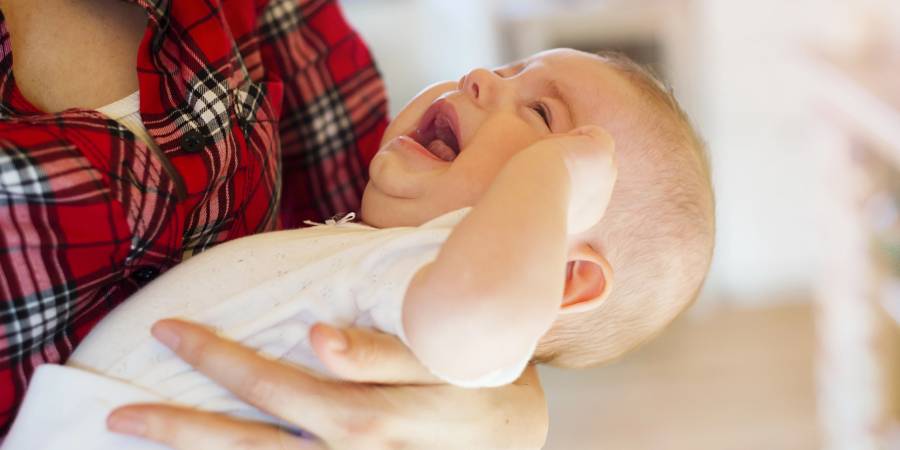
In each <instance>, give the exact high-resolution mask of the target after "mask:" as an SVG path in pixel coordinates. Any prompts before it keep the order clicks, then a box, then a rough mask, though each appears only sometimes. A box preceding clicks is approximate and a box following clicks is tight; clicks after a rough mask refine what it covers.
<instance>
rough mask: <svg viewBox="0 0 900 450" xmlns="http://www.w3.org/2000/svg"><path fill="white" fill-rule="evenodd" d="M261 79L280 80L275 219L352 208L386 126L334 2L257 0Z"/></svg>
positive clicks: (372, 71)
mask: <svg viewBox="0 0 900 450" xmlns="http://www.w3.org/2000/svg"><path fill="white" fill-rule="evenodd" d="M257 4H258V5H260V7H261V8H262V10H261V12H260V13H259V20H258V24H257V29H258V32H257V34H258V36H259V37H260V51H261V54H262V59H263V61H262V62H263V65H264V66H265V70H266V77H268V78H270V79H275V80H280V81H281V82H282V83H283V85H284V97H283V102H282V113H281V119H280V135H281V150H282V164H283V166H282V193H281V195H282V200H281V221H282V225H283V226H284V227H286V228H294V227H297V226H300V224H301V223H302V222H303V220H307V219H311V220H317V221H320V220H322V219H325V218H328V217H331V216H332V215H335V214H338V213H346V212H350V211H358V210H359V204H360V199H361V198H362V193H363V189H364V188H365V184H366V180H367V171H368V163H369V161H370V160H371V159H372V157H373V156H374V155H375V152H376V151H377V150H378V144H379V141H380V140H381V135H382V134H383V133H384V129H385V128H386V127H387V100H386V93H385V87H384V83H383V82H382V79H381V75H380V74H379V72H378V70H377V68H376V67H375V64H374V62H373V60H372V57H371V54H370V53H369V50H368V48H367V47H366V44H365V42H363V40H362V38H360V36H359V35H358V34H357V33H356V31H354V30H353V29H352V28H351V27H350V26H349V25H348V23H347V21H346V20H345V19H344V16H343V13H342V11H341V9H340V7H339V5H338V2H337V1H335V0H328V1H310V0H300V1H296V0H294V1H283V0H257Z"/></svg>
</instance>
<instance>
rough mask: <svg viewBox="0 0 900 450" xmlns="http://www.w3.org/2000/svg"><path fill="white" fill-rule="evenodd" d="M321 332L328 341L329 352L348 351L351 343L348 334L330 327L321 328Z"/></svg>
mask: <svg viewBox="0 0 900 450" xmlns="http://www.w3.org/2000/svg"><path fill="white" fill-rule="evenodd" d="M321 330H322V332H323V333H324V334H325V337H326V338H327V340H328V344H327V346H328V350H331V351H332V352H335V353H341V352H344V351H347V347H349V346H350V342H349V340H348V339H347V333H344V331H343V330H339V329H337V328H334V327H331V326H328V325H325V326H323V327H321Z"/></svg>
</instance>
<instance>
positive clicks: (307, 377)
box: [151, 319, 355, 435]
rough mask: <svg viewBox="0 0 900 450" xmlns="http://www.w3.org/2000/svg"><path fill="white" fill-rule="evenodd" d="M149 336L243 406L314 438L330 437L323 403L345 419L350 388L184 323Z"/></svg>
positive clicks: (170, 322)
mask: <svg viewBox="0 0 900 450" xmlns="http://www.w3.org/2000/svg"><path fill="white" fill-rule="evenodd" d="M151 332H152V333H153V335H154V336H155V337H156V338H157V339H159V340H160V341H161V342H162V343H163V344H165V345H166V346H168V347H169V348H171V349H172V351H174V352H175V353H176V354H177V355H178V356H179V357H180V358H181V359H183V360H184V361H185V362H187V363H188V364H190V365H191V366H193V367H194V368H195V369H197V370H198V371H200V372H202V373H204V374H205V375H206V376H208V377H209V378H210V379H212V380H213V381H215V382H216V383H218V384H219V385H221V386H223V387H224V388H226V389H228V390H229V391H231V392H232V393H234V394H235V395H236V396H238V397H239V398H241V399H243V400H244V401H246V402H247V403H249V404H251V405H253V406H255V407H257V408H259V409H260V410H263V411H266V412H267V413H269V414H271V415H273V416H276V417H279V418H281V419H283V420H285V421H287V422H289V423H293V424H300V425H302V426H303V428H304V429H306V430H309V431H311V432H313V433H315V434H318V435H322V434H330V433H331V432H333V431H334V427H335V418H334V417H329V415H326V414H322V413H321V408H322V404H323V403H327V404H328V405H329V406H330V409H331V411H334V413H335V414H339V413H341V412H346V413H349V412H351V411H352V410H353V405H352V404H351V403H350V402H349V401H350V400H355V397H353V396H350V395H347V394H348V391H353V390H354V389H353V387H354V386H352V385H350V386H338V385H337V383H335V382H332V381H329V380H323V379H320V378H318V377H316V376H314V375H312V374H310V373H309V372H307V371H306V370H304V369H302V368H300V367H297V366H292V365H288V364H285V363H282V362H279V361H275V360H272V359H270V358H267V357H265V356H263V355H260V354H258V353H256V352H255V351H254V350H252V349H250V348H247V347H244V346H242V345H240V344H238V343H236V342H233V341H231V340H228V339H224V338H222V337H220V336H218V335H216V334H215V333H213V332H212V331H210V330H208V329H206V328H204V327H202V326H200V325H197V324H192V323H189V322H184V321H180V320H174V319H167V320H162V321H159V322H157V323H156V324H154V326H153V328H152V329H151Z"/></svg>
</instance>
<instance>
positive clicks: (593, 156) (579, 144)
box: [548, 126, 618, 234]
mask: <svg viewBox="0 0 900 450" xmlns="http://www.w3.org/2000/svg"><path fill="white" fill-rule="evenodd" d="M548 140H549V141H550V142H552V143H553V144H555V145H556V146H557V148H558V149H559V150H561V151H562V156H563V160H564V161H565V163H566V167H568V169H569V179H570V182H571V193H570V197H569V218H568V219H569V234H577V233H581V232H583V231H587V230H588V229H590V228H591V227H593V226H594V225H596V224H597V223H598V222H600V219H602V218H603V214H604V213H605V212H606V207H607V206H608V205H609V199H610V197H611V196H612V191H613V186H614V185H615V183H616V175H617V173H618V171H617V166H616V158H615V142H613V139H612V136H610V135H609V133H607V132H606V130H604V129H603V128H600V127H598V126H585V127H580V128H577V129H575V130H573V131H570V132H568V133H566V134H560V135H556V136H553V137H550V138H548Z"/></svg>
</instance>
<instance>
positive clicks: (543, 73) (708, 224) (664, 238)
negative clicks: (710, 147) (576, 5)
mask: <svg viewBox="0 0 900 450" xmlns="http://www.w3.org/2000/svg"><path fill="white" fill-rule="evenodd" d="M585 125H598V126H600V127H602V128H604V129H606V130H607V131H608V132H609V133H610V134H611V135H612V137H613V139H614V140H615V143H616V160H617V163H618V178H617V181H616V186H615V189H614V191H613V195H612V199H611V201H610V204H609V207H608V208H607V212H606V214H605V215H604V218H603V220H602V221H601V222H600V223H599V224H598V226H596V227H594V228H593V229H592V230H591V231H590V232H588V233H584V234H583V235H579V237H578V239H579V240H580V242H572V243H571V244H572V245H571V247H572V249H573V251H572V252H571V253H570V261H571V262H570V263H569V268H570V269H572V268H573V264H574V269H575V270H569V271H568V272H567V273H568V274H569V276H568V278H567V287H566V299H565V300H564V301H563V306H562V312H563V314H561V315H560V317H559V318H558V319H557V321H556V322H555V323H554V325H553V327H552V328H551V330H550V332H548V333H547V335H546V336H545V337H544V339H543V340H542V341H541V343H540V345H539V348H538V350H537V352H536V355H535V357H536V359H537V360H539V361H541V362H546V363H550V364H554V365H559V366H564V367H584V366H589V365H594V364H598V363H602V362H605V361H608V360H610V359H613V358H615V357H617V356H619V355H621V354H622V353H625V352H626V351H628V350H630V349H632V348H634V347H635V346H637V345H638V344H640V343H642V342H644V341H646V340H648V339H649V338H651V337H652V336H654V335H656V334H657V333H658V332H659V331H661V330H662V329H663V328H664V327H665V326H666V325H667V324H668V323H669V322H671V320H672V319H674V317H675V316H677V315H678V313H679V312H681V311H682V310H684V309H685V307H686V306H687V305H688V304H690V303H691V301H692V300H693V299H694V298H695V297H696V294H697V292H698V290H699V288H700V285H701V284H702V282H703V279H704V278H705V275H706V272H707V270H708V267H709V262H710V259H711V254H712V245H713V235H714V219H713V194H712V189H711V186H710V181H709V170H708V166H707V162H706V157H705V154H704V151H703V146H702V144H701V142H700V140H699V139H698V138H697V136H696V134H695V132H694V131H693V128H692V127H691V125H690V123H689V121H688V120H687V118H686V116H685V115H684V113H683V112H682V111H681V109H680V108H679V107H678V105H677V104H676V102H675V100H674V98H673V97H672V96H671V95H670V94H669V92H668V91H667V90H666V89H665V88H664V87H663V86H662V85H661V84H660V83H659V82H657V81H656V80H655V79H654V78H653V77H652V76H650V75H649V74H648V73H647V72H645V71H644V70H642V69H641V68H640V66H638V65H636V64H634V63H633V62H631V61H630V60H628V59H627V58H624V57H621V56H617V55H600V56H598V55H591V54H587V53H583V52H578V51H575V50H567V49H561V50H551V51H547V52H542V53H539V54H536V55H534V56H531V57H529V58H527V59H525V60H524V61H522V62H519V63H516V64H512V65H508V66H504V67H501V68H499V69H496V70H493V71H490V70H484V69H476V70H473V71H472V72H470V73H468V74H466V75H465V76H464V77H463V78H462V79H461V80H459V81H458V82H445V83H440V84H436V85H433V86H431V87H429V88H427V89H425V90H424V91H423V92H422V93H420V94H419V95H418V96H417V97H416V98H414V99H413V100H412V101H411V102H410V103H409V104H408V105H407V106H406V107H405V108H404V109H403V111H401V112H400V114H399V115H398V116H397V117H396V118H395V119H394V120H393V121H392V123H391V125H390V126H389V127H388V129H387V131H386V133H385V136H384V140H383V141H382V147H381V150H380V151H379V153H378V154H377V155H376V157H375V159H374V160H373V161H372V164H371V167H370V171H369V173H370V178H371V179H370V182H369V185H368V186H367V187H366V192H365V195H364V198H363V205H362V216H363V220H364V221H366V222H367V223H369V224H371V225H374V226H377V227H391V226H407V225H418V224H421V223H424V222H425V221H427V220H429V219H432V218H434V217H437V216H439V215H441V214H443V213H446V212H449V211H452V210H455V209H459V208H462V207H466V206H472V205H474V204H475V203H476V202H477V200H478V199H479V198H480V197H481V196H482V194H483V193H484V192H485V191H486V190H487V188H488V187H489V186H490V184H491V182H492V180H493V179H494V177H495V176H496V175H497V173H498V172H499V171H500V169H501V168H502V167H503V165H504V164H505V163H506V162H507V161H508V160H509V159H510V158H511V157H512V156H513V155H515V154H516V153H518V152H520V151H521V150H523V149H525V148H526V147H528V146H529V145H530V144H532V143H534V142H536V141H538V140H540V139H542V138H544V137H546V136H548V135H550V134H554V133H565V132H568V131H570V130H573V129H575V128H578V127H581V126H585ZM579 249H586V251H582V250H579ZM576 261H577V263H576ZM579 293H581V294H579ZM598 298H599V299H602V300H601V301H597V299H598ZM586 306H587V307H586ZM566 312H570V313H569V314H566Z"/></svg>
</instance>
